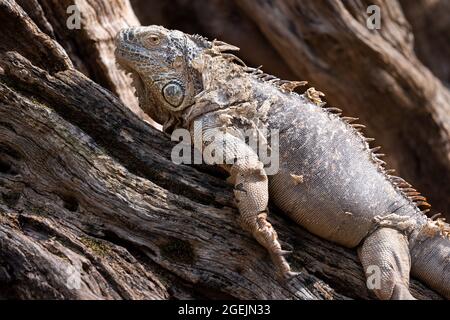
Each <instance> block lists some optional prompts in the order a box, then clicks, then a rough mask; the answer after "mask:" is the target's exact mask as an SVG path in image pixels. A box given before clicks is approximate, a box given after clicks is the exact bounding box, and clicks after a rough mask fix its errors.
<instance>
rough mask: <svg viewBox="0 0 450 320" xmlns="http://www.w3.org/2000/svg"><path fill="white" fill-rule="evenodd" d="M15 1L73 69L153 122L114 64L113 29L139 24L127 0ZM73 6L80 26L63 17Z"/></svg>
mask: <svg viewBox="0 0 450 320" xmlns="http://www.w3.org/2000/svg"><path fill="white" fill-rule="evenodd" d="M18 3H19V4H20V5H21V7H22V8H23V9H24V10H25V11H26V12H27V13H28V15H29V16H30V17H31V18H32V19H33V21H34V22H35V23H36V25H37V26H38V27H39V28H40V29H41V30H42V31H43V32H45V33H47V34H48V35H49V36H50V37H52V38H53V39H55V40H57V41H58V42H59V43H60V44H61V45H62V47H63V48H64V49H65V51H66V52H67V54H68V56H69V57H70V59H71V61H73V62H74V66H75V68H76V69H78V70H79V71H81V72H83V73H84V74H85V75H86V76H88V77H90V78H91V79H93V80H94V81H96V82H97V83H99V84H100V85H102V86H103V87H105V88H107V89H108V90H111V91H112V92H114V93H115V94H116V95H117V96H118V97H119V98H120V99H121V100H122V102H123V103H124V104H125V105H126V106H127V107H129V108H130V109H131V110H132V111H133V112H134V113H136V114H137V115H138V116H139V117H141V118H142V119H144V120H145V121H148V122H149V123H151V124H152V125H154V124H155V123H154V122H153V121H152V120H151V119H150V118H149V116H148V115H146V114H145V113H144V112H143V111H142V109H141V108H140V107H139V103H138V100H137V98H136V96H135V95H134V89H133V88H132V86H131V79H130V78H129V77H128V76H127V75H126V74H125V73H124V72H123V71H122V70H120V69H119V68H118V67H117V65H116V62H115V58H114V50H115V44H114V41H115V36H116V34H117V32H118V31H119V30H120V29H122V28H126V27H129V26H137V25H139V21H138V20H137V18H136V16H135V15H134V12H133V10H132V8H131V6H130V3H129V2H128V1H127V0H114V1H109V0H83V1H79V0H78V1H76V0H63V1H61V0H33V1H27V0H21V1H18ZM75 6H76V8H77V10H78V12H79V20H80V28H74V29H69V28H68V27H67V21H68V20H69V21H72V22H73V19H72V18H70V17H71V16H74V14H76V13H75V10H74V8H75ZM68 8H70V9H71V10H69V12H68ZM71 19H72V20H71Z"/></svg>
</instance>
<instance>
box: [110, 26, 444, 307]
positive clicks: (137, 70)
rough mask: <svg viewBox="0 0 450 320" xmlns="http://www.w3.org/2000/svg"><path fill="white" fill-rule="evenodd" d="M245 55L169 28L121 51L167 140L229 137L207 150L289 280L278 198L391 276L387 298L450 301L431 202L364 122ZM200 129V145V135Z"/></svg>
mask: <svg viewBox="0 0 450 320" xmlns="http://www.w3.org/2000/svg"><path fill="white" fill-rule="evenodd" d="M236 50H239V48H237V47H235V46H233V45H230V44H227V43H225V42H222V41H217V40H214V41H208V40H207V39H206V38H204V37H201V36H199V35H188V34H185V33H183V32H180V31H176V30H168V29H166V28H164V27H161V26H149V27H134V28H128V29H124V30H122V31H121V32H120V33H119V34H118V35H117V40H116V59H117V61H118V63H119V65H120V66H121V67H122V68H123V69H124V70H125V71H127V72H129V73H130V74H131V76H132V78H133V85H134V87H135V89H136V92H137V96H138V98H139V103H140V106H141V108H142V109H143V110H144V111H145V112H146V113H148V114H149V115H150V116H151V117H152V118H153V119H154V120H156V121H157V122H158V123H160V124H162V125H163V130H164V131H165V132H167V133H171V132H172V131H173V130H175V129H177V128H185V129H187V130H189V132H190V134H191V135H192V137H193V139H196V138H198V136H197V135H198V134H203V135H208V133H207V132H208V130H207V129H213V128H216V129H219V130H215V131H214V137H207V138H208V139H206V141H207V143H206V142H205V143H204V144H203V145H202V146H201V148H212V149H213V150H215V151H214V152H223V153H224V154H225V155H226V156H227V159H228V158H231V159H232V160H233V161H232V162H231V163H228V162H227V163H224V164H221V167H223V168H225V169H226V170H227V171H228V172H229V173H230V181H231V182H232V183H233V184H234V194H235V199H236V203H237V207H238V209H239V211H240V222H241V225H242V227H243V228H244V229H245V230H248V231H249V232H250V233H251V234H252V235H253V236H254V237H255V238H256V240H257V241H258V242H259V243H260V244H261V245H262V246H264V247H265V248H266V249H267V250H268V252H269V253H270V256H271V258H272V260H273V262H274V264H275V266H276V267H277V270H278V271H279V273H280V274H282V275H283V276H286V277H291V276H294V275H295V273H294V272H292V271H291V268H290V266H289V264H288V263H287V260H286V259H285V255H286V254H287V253H288V251H285V250H283V249H282V248H281V245H280V243H279V241H278V237H277V233H276V231H275V230H274V228H273V227H272V225H271V224H270V223H269V222H268V220H267V205H268V200H269V197H270V200H271V201H272V202H273V203H274V204H275V205H276V206H277V207H279V208H281V209H282V211H283V212H284V213H286V214H287V215H288V216H289V217H291V218H292V219H293V220H294V221H295V222H297V223H298V224H299V225H301V226H303V227H304V228H306V229H307V230H309V231H310V232H312V233H314V234H316V235H318V236H320V237H322V238H325V239H327V240H330V241H333V242H335V243H338V244H340V245H342V246H345V247H348V248H357V250H358V255H359V258H360V260H361V263H362V266H363V268H364V270H365V272H366V275H368V274H369V269H370V268H371V267H372V268H373V267H374V266H375V267H377V268H379V271H381V272H380V279H379V280H380V286H379V287H376V288H373V290H374V292H375V294H376V296H377V297H378V298H380V299H414V297H413V296H412V295H411V293H410V291H409V276H410V272H411V274H412V275H414V276H416V277H417V278H419V279H421V280H423V281H424V282H426V283H427V284H428V285H429V286H431V287H432V288H434V289H435V290H437V291H438V292H440V293H441V294H442V295H443V296H445V297H446V298H450V239H449V238H450V236H449V234H450V226H449V225H448V224H446V223H445V222H443V220H442V219H434V218H428V217H427V216H426V215H425V214H424V211H426V210H428V207H430V205H429V204H428V203H427V202H426V199H425V198H424V197H423V196H421V195H420V194H419V193H418V192H417V191H416V190H415V189H413V188H412V186H411V185H410V184H409V183H407V182H406V181H405V180H403V179H402V178H400V177H397V176H394V175H393V174H392V172H391V171H390V170H387V169H385V163H384V162H383V161H382V160H381V159H380V157H381V154H379V153H377V152H378V150H379V148H378V147H376V148H372V149H371V148H370V147H369V142H370V141H371V140H372V139H368V138H365V137H364V136H363V134H362V133H361V132H360V131H361V128H363V126H362V125H360V124H352V122H353V121H355V120H356V119H355V118H350V117H343V116H341V110H339V109H338V108H333V107H326V106H325V104H324V103H323V102H322V100H321V97H322V96H323V93H322V92H320V91H316V90H315V89H314V88H309V89H308V90H306V92H305V93H304V94H298V93H296V92H294V91H293V90H294V89H295V87H297V86H299V85H304V84H305V82H301V81H283V80H280V79H278V78H276V77H274V76H271V75H268V74H265V73H263V72H262V71H261V70H260V68H251V67H247V66H246V65H245V63H244V62H242V61H241V60H240V59H239V58H238V57H237V56H236V55H234V54H232V53H231V52H232V51H236ZM200 120H201V122H202V124H203V130H202V131H200V133H199V132H198V131H197V132H196V130H195V128H194V123H195V121H200ZM248 128H252V129H255V130H256V131H257V132H262V129H265V128H266V129H267V128H268V129H270V130H278V132H279V146H278V150H279V157H280V159H279V162H280V163H279V170H278V171H277V173H276V174H273V175H270V176H268V175H267V174H266V171H265V170H266V168H265V167H264V164H263V163H262V161H261V159H260V157H259V155H258V153H257V152H256V151H255V150H254V149H252V148H251V147H249V145H248V144H247V143H246V140H245V138H244V137H243V136H242V134H241V133H240V131H239V130H238V129H248ZM210 135H211V134H210ZM267 146H268V148H270V145H269V143H267ZM203 151H204V150H203ZM421 208H422V209H423V210H421Z"/></svg>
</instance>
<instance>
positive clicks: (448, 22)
mask: <svg viewBox="0 0 450 320" xmlns="http://www.w3.org/2000/svg"><path fill="white" fill-rule="evenodd" d="M400 3H401V5H402V8H403V12H404V13H405V17H406V18H407V20H408V22H409V23H410V24H411V27H412V30H413V34H414V49H415V51H416V52H417V56H418V57H419V59H420V60H421V61H422V62H423V63H424V64H425V65H426V66H427V67H428V68H429V69H430V70H431V71H432V72H433V74H434V75H436V77H438V78H439V79H441V81H442V82H443V83H444V84H445V85H446V86H447V87H449V86H450V58H449V57H450V19H449V18H448V17H449V16H450V1H447V0H417V1H408V0H400Z"/></svg>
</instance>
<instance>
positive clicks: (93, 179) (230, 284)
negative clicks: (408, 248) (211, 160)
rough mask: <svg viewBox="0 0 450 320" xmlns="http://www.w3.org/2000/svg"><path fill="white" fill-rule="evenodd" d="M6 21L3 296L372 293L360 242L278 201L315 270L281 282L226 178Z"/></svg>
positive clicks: (10, 10) (0, 11)
mask: <svg viewBox="0 0 450 320" xmlns="http://www.w3.org/2000/svg"><path fill="white" fill-rule="evenodd" d="M44 11H45V10H44ZM0 17H2V18H4V20H3V23H6V25H7V26H9V27H11V28H13V26H14V28H16V29H12V30H16V31H17V32H16V35H17V36H16V38H15V39H13V37H11V36H10V35H7V34H3V33H2V34H1V37H2V38H1V40H3V41H2V42H1V45H0V298H38V299H44V298H56V299H63V298H66V299H168V298H209V299H211V298H213V299H214V298H237V299H254V298H260V299H269V298H272V299H347V298H361V299H368V298H373V296H372V295H370V294H369V293H368V291H367V289H366V286H365V281H364V276H363V273H362V268H361V266H360V263H359V261H358V259H357V256H356V253H355V251H354V250H348V249H344V248H341V247H339V246H337V245H334V244H332V243H330V242H327V241H324V240H322V239H319V238H318V237H315V236H313V235H311V234H310V233H308V232H307V231H305V230H304V229H302V228H301V227H299V226H296V225H295V224H294V223H293V222H292V221H290V220H288V219H287V218H285V217H284V216H283V215H282V214H281V213H280V212H278V211H277V210H276V208H273V209H272V210H271V211H272V213H271V217H270V219H271V222H272V223H273V225H274V227H275V228H276V229H277V230H278V232H279V235H280V239H281V240H282V241H283V246H284V247H289V246H292V248H293V250H294V254H293V255H292V256H291V257H289V260H290V262H291V263H292V265H293V267H294V269H295V270H299V271H301V272H302V274H301V275H300V276H299V277H297V278H295V279H292V280H290V281H282V280H280V279H278V278H277V277H276V275H275V272H274V268H273V265H272V263H271V261H270V258H269V256H268V255H267V253H266V251H265V250H264V249H263V248H262V247H261V246H260V245H258V243H257V242H256V241H255V240H254V239H253V237H252V236H251V235H249V234H247V233H246V232H244V231H242V230H241V228H240V227H239V225H238V223H237V221H236V218H237V214H238V213H237V210H236V208H235V205H234V202H233V194H232V190H231V187H229V186H227V185H226V184H225V182H224V180H223V178H222V177H221V176H220V175H219V174H217V173H214V172H212V171H210V170H207V169H205V168H203V167H191V166H185V165H175V164H174V163H173V162H172V161H171V160H170V150H171V148H172V146H173V143H172V142H171V141H170V140H169V138H168V137H166V136H165V135H163V134H162V133H161V132H160V131H158V130H156V129H154V128H152V127H151V126H149V125H148V124H147V123H145V122H144V121H142V119H141V118H139V117H138V116H137V115H136V114H134V113H133V112H132V111H131V110H130V109H129V108H127V107H126V106H124V105H123V104H122V102H121V101H120V100H119V98H118V97H116V96H115V95H113V94H112V93H111V92H110V91H108V90H107V89H105V88H103V87H102V86H100V85H99V84H98V83H96V82H94V81H92V80H91V79H89V78H88V77H87V76H86V75H84V74H83V73H81V72H80V71H78V70H76V69H75V68H73V67H72V64H71V61H70V59H69V58H68V57H69V55H67V54H66V53H65V51H64V49H63V47H62V46H60V45H58V44H57V42H56V41H55V39H54V38H52V36H51V35H48V34H46V33H43V32H42V31H41V29H40V28H39V27H37V24H35V23H34V22H33V20H32V19H31V18H29V17H28V15H27V14H26V13H25V11H24V10H22V9H21V8H20V7H18V6H17V5H16V4H15V3H14V2H13V1H4V2H0ZM41 23H43V22H42V21H41ZM52 28H54V25H52ZM55 34H56V32H55ZM18 37H19V38H18ZM17 40H20V41H17ZM21 41H30V42H29V46H22V45H20V44H17V42H21ZM44 52H46V53H47V54H44ZM211 172H212V173H213V174H211ZM74 271H76V272H79V273H80V276H81V277H80V280H81V281H80V283H79V284H80V287H79V289H75V290H74V289H70V287H71V286H70V285H69V286H68V283H69V282H70V281H72V280H73V278H72V276H73V275H74ZM70 283H71V282H70ZM411 286H412V292H413V294H414V295H415V296H416V297H418V298H422V299H440V297H439V295H437V294H436V293H434V292H433V291H431V290H429V289H428V288H426V287H425V286H424V285H422V284H421V283H419V282H418V281H415V280H413V281H412V285H411Z"/></svg>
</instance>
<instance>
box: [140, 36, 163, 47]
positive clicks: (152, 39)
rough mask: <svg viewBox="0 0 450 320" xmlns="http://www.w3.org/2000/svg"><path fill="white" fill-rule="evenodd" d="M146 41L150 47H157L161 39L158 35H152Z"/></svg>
mask: <svg viewBox="0 0 450 320" xmlns="http://www.w3.org/2000/svg"><path fill="white" fill-rule="evenodd" d="M144 41H145V43H147V44H148V45H151V46H157V45H158V44H159V43H160V42H161V38H160V37H159V36H158V35H157V34H150V35H149V36H147V37H146V38H145V40H144Z"/></svg>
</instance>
